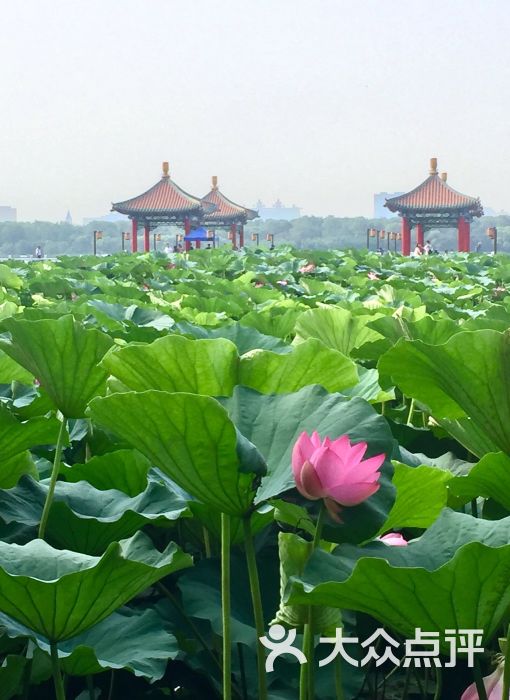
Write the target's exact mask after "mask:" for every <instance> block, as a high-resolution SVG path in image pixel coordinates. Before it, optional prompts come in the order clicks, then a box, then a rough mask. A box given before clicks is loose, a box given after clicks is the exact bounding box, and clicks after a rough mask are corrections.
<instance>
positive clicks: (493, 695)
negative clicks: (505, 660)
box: [460, 664, 504, 700]
mask: <svg viewBox="0 0 510 700" xmlns="http://www.w3.org/2000/svg"><path fill="white" fill-rule="evenodd" d="M503 669H504V664H499V666H498V667H497V668H496V670H495V671H494V672H493V673H491V674H490V676H485V678H484V679H483V684H484V686H485V692H486V693H487V700H501V697H502V695H503ZM460 700H479V695H478V691H477V689H476V684H475V683H472V684H471V685H470V686H469V688H466V690H465V691H464V692H463V693H462V697H461V699H460Z"/></svg>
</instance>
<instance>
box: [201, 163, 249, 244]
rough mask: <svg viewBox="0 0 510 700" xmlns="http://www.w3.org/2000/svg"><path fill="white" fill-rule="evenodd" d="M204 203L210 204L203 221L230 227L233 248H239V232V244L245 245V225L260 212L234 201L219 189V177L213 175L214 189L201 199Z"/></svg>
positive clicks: (225, 227)
mask: <svg viewBox="0 0 510 700" xmlns="http://www.w3.org/2000/svg"><path fill="white" fill-rule="evenodd" d="M201 202H202V204H203V205H206V206H207V205H208V207H209V209H208V213H207V212H205V213H204V217H203V223H204V224H205V225H206V226H208V227H210V228H212V229H216V228H224V229H229V238H230V239H231V241H232V248H234V249H235V248H237V234H239V246H240V247H241V248H242V246H243V245H244V225H245V223H246V222H247V221H250V220H251V219H256V218H257V217H258V212H256V211H254V210H253V209H247V208H246V207H243V206H241V205H240V204H236V203H235V202H232V200H230V199H228V198H227V197H225V195H224V194H223V193H222V192H220V190H219V189H218V178H217V177H216V175H213V177H212V189H211V191H210V192H209V193H208V194H206V195H205V197H203V198H202V199H201Z"/></svg>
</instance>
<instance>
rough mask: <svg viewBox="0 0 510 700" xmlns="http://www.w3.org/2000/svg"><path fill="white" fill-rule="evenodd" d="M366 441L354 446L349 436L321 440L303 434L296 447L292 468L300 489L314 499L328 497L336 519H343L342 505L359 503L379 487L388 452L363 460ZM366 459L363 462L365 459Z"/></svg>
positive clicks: (328, 506) (327, 500)
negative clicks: (340, 516) (380, 470)
mask: <svg viewBox="0 0 510 700" xmlns="http://www.w3.org/2000/svg"><path fill="white" fill-rule="evenodd" d="M366 449H367V443H366V442H359V443H357V444H356V445H351V443H350V440H349V438H348V436H347V435H343V436H342V437H340V438H338V439H336V440H331V439H330V438H329V437H326V438H324V440H323V441H322V442H321V439H320V437H319V435H318V434H317V432H314V433H313V434H312V436H311V437H310V436H309V435H308V434H307V433H301V435H300V436H299V438H298V440H297V442H296V444H295V445H294V449H293V450H292V471H293V473H294V479H295V480H296V486H297V489H298V491H299V492H300V493H301V494H302V495H303V496H305V497H306V498H310V499H312V500H318V499H319V498H323V499H324V504H325V506H326V508H327V509H328V511H329V513H330V515H331V517H332V518H334V519H335V520H336V521H337V522H342V521H341V520H340V518H339V515H338V514H339V512H340V510H341V508H340V507H339V506H357V505H358V504H359V503H362V502H363V501H366V499H367V498H369V497H370V496H372V495H373V494H374V493H375V492H376V491H377V490H378V489H379V486H380V484H379V482H378V480H379V477H380V473H379V469H380V468H381V465H382V463H383V462H384V458H385V455H384V454H379V455H376V456H375V457H370V458H369V459H365V460H363V455H364V454H365V452H366ZM362 460H363V461H362Z"/></svg>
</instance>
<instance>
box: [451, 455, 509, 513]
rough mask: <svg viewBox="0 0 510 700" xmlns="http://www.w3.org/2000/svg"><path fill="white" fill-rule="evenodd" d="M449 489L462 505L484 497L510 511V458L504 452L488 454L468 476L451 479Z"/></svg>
mask: <svg viewBox="0 0 510 700" xmlns="http://www.w3.org/2000/svg"><path fill="white" fill-rule="evenodd" d="M448 488H449V490H450V493H451V494H452V496H455V497H456V498H457V499H459V501H460V503H468V501H471V500H472V499H473V498H477V497H478V496H482V497H483V498H493V499H494V500H495V501H497V502H498V503H500V504H501V505H502V506H503V507H504V508H506V509H507V510H510V457H508V455H505V454H503V453H502V452H497V453H490V454H486V455H485V456H484V457H482V459H481V460H480V461H479V462H478V464H475V465H474V466H473V467H472V469H470V471H469V473H468V474H467V475H466V476H457V477H455V478H453V479H451V480H450V481H449V482H448Z"/></svg>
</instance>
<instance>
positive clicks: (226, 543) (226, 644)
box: [221, 513, 232, 700]
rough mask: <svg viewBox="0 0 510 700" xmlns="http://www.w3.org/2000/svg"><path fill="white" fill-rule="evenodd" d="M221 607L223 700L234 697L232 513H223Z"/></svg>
mask: <svg viewBox="0 0 510 700" xmlns="http://www.w3.org/2000/svg"><path fill="white" fill-rule="evenodd" d="M221 608H222V613H221V614H222V623H223V624H222V631H223V700H231V698H232V658H231V654H232V650H231V640H230V636H231V635H230V515H228V514H227V513H222V514H221Z"/></svg>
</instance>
